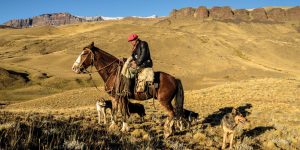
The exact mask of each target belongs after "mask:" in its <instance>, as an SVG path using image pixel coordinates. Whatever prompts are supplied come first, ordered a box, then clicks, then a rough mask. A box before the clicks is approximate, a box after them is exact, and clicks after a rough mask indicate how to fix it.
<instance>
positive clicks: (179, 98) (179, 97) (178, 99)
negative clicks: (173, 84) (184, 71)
mask: <svg viewBox="0 0 300 150" xmlns="http://www.w3.org/2000/svg"><path fill="white" fill-rule="evenodd" d="M176 81H177V93H176V95H175V115H176V117H178V118H180V117H182V115H183V102H184V91H183V86H182V83H181V80H179V79H176Z"/></svg>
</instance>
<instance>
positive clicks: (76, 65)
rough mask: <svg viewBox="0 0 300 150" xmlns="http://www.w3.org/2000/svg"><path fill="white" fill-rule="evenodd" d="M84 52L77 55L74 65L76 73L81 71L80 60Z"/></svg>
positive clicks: (73, 68)
mask: <svg viewBox="0 0 300 150" xmlns="http://www.w3.org/2000/svg"><path fill="white" fill-rule="evenodd" d="M82 54H83V52H81V53H80V55H79V56H78V57H77V59H76V61H75V62H74V64H73V66H72V70H73V71H74V72H75V73H80V69H79V68H80V66H79V65H80V61H81V55H82Z"/></svg>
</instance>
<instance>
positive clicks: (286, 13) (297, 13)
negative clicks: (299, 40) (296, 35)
mask: <svg viewBox="0 0 300 150" xmlns="http://www.w3.org/2000/svg"><path fill="white" fill-rule="evenodd" d="M170 17H172V18H176V19H180V18H195V19H211V20H221V21H238V22H240V21H246V22H248V21H253V22H286V21H300V6H297V7H292V8H287V9H285V8H270V9H265V8H256V9H253V10H246V9H236V10H233V9H231V8H230V7H227V6H226V7H212V8H211V9H208V8H206V7H205V6H200V7H198V8H192V7H187V8H182V9H179V10H176V9H174V10H173V11H172V12H171V13H170Z"/></svg>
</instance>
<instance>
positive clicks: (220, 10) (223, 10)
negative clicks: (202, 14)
mask: <svg viewBox="0 0 300 150" xmlns="http://www.w3.org/2000/svg"><path fill="white" fill-rule="evenodd" d="M209 14H210V15H209V17H211V18H212V19H215V20H232V19H233V12H232V10H231V8H230V7H213V8H212V9H210V11H209Z"/></svg>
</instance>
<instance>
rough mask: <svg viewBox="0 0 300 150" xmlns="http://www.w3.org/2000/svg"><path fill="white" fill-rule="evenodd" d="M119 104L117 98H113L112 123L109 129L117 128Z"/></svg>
mask: <svg viewBox="0 0 300 150" xmlns="http://www.w3.org/2000/svg"><path fill="white" fill-rule="evenodd" d="M117 107H118V105H117V102H116V100H115V99H112V108H111V125H110V126H109V129H111V130H114V129H115V128H117V124H116V121H117V113H118V108H117Z"/></svg>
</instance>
